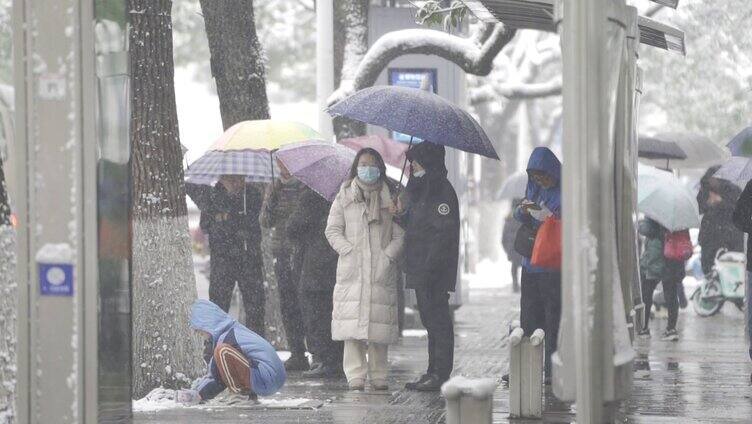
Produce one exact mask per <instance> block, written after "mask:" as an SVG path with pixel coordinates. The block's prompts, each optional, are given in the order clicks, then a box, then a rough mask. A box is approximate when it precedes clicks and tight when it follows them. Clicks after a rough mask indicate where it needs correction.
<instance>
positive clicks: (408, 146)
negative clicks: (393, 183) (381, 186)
mask: <svg viewBox="0 0 752 424" xmlns="http://www.w3.org/2000/svg"><path fill="white" fill-rule="evenodd" d="M412 148H413V136H410V144H408V145H407V151H408V152H409V151H410V149H412ZM406 167H407V152H405V162H404V163H403V164H402V173H401V174H400V179H399V185H398V186H397V196H399V195H400V192H401V191H402V179H403V178H404V176H405V168H406Z"/></svg>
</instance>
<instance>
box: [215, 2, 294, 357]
mask: <svg viewBox="0 0 752 424" xmlns="http://www.w3.org/2000/svg"><path fill="white" fill-rule="evenodd" d="M200 3H201V10H202V12H203V14H204V24H205V26H206V36H207V38H208V40H209V50H210V52H211V69H212V76H213V77H214V81H215V84H216V86H217V95H218V97H219V109H220V113H221V115H222V125H223V126H224V128H225V129H227V128H229V127H231V126H233V125H235V124H236V123H238V122H240V121H246V120H255V119H269V117H270V116H269V100H268V98H267V95H266V79H265V75H266V71H265V68H264V52H263V49H262V47H261V44H260V43H259V39H258V35H257V34H256V23H255V21H254V14H253V1H252V0H222V1H218V0H200ZM269 235H270V234H269V233H268V232H265V233H264V240H265V242H264V243H262V244H261V246H260V248H261V250H262V252H263V257H264V278H265V281H268V282H269V284H267V285H266V327H267V328H266V335H267V338H268V339H269V341H270V342H271V343H272V344H274V345H275V346H276V347H277V348H280V349H283V348H285V347H286V343H285V341H286V338H285V334H284V326H283V325H282V316H281V313H280V307H279V292H278V289H277V282H276V278H275V276H274V270H273V264H274V262H273V261H274V256H273V255H272V254H271V250H270V248H269V243H268V242H267V241H268V239H269Z"/></svg>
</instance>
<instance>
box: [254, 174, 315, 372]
mask: <svg viewBox="0 0 752 424" xmlns="http://www.w3.org/2000/svg"><path fill="white" fill-rule="evenodd" d="M277 164H278V166H279V172H280V177H279V178H277V179H276V180H274V181H273V182H272V183H271V184H268V185H267V186H266V190H265V192H264V201H263V203H262V205H261V213H260V214H259V223H260V224H261V227H262V228H266V229H270V230H271V240H270V241H271V250H272V255H273V256H274V276H275V277H276V279H277V288H278V292H279V309H280V312H281V313H282V323H283V325H284V327H285V335H286V336H287V345H288V348H289V349H290V354H291V355H290V358H289V359H288V360H287V361H285V368H286V369H287V370H288V371H308V369H309V364H308V358H306V356H305V352H306V346H305V327H304V324H303V314H302V312H301V308H300V302H299V301H298V283H299V279H300V263H299V259H300V258H299V253H298V243H294V242H292V240H291V239H290V238H289V236H288V234H289V232H288V231H287V226H288V223H289V217H290V214H291V213H292V211H293V209H294V208H295V207H296V205H297V202H298V198H299V197H300V193H302V192H303V189H305V186H304V185H303V183H301V182H300V181H298V180H297V179H295V178H294V177H293V176H292V175H290V173H289V172H288V171H287V169H286V168H285V167H284V165H283V164H282V163H281V162H280V161H277Z"/></svg>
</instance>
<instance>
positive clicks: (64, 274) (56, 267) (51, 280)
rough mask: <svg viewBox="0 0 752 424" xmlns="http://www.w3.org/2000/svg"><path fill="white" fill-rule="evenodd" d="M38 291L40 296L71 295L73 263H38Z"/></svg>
mask: <svg viewBox="0 0 752 424" xmlns="http://www.w3.org/2000/svg"><path fill="white" fill-rule="evenodd" d="M39 293H40V294H41V295H42V296H73V265H71V264H39Z"/></svg>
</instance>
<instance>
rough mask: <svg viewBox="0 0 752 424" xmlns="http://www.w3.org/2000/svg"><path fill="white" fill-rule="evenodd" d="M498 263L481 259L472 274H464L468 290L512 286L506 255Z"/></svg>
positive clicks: (509, 266)
mask: <svg viewBox="0 0 752 424" xmlns="http://www.w3.org/2000/svg"><path fill="white" fill-rule="evenodd" d="M500 256H501V257H500V258H499V260H498V261H491V260H490V259H483V260H482V261H480V262H479V263H478V265H476V267H475V271H476V272H475V273H474V274H464V275H463V276H462V278H463V279H464V280H466V281H467V282H468V286H469V287H470V289H471V290H472V289H498V288H504V287H508V286H511V285H512V274H511V271H510V269H511V265H510V263H509V260H507V257H506V255H504V254H502V255H500Z"/></svg>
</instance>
